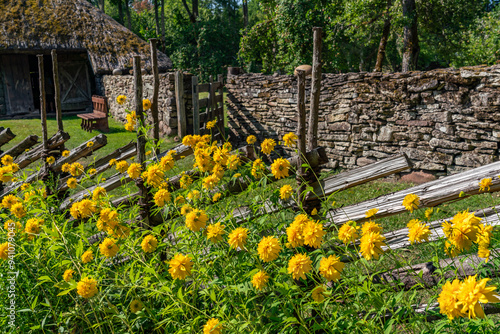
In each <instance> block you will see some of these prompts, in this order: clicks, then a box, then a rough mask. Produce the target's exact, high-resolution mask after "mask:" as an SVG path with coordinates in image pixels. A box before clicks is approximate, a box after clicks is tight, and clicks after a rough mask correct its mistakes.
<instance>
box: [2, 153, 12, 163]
mask: <svg viewBox="0 0 500 334" xmlns="http://www.w3.org/2000/svg"><path fill="white" fill-rule="evenodd" d="M1 161H2V164H3V165H5V166H8V165H11V164H12V163H13V162H14V158H13V157H12V156H10V155H8V154H6V155H4V156H3V157H2V160H1Z"/></svg>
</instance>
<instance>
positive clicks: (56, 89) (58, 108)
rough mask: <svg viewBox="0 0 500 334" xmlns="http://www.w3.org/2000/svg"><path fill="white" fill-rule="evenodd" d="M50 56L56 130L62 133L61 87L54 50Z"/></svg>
mask: <svg viewBox="0 0 500 334" xmlns="http://www.w3.org/2000/svg"><path fill="white" fill-rule="evenodd" d="M50 54H51V55H52V71H53V74H54V100H55V104H56V119H57V130H58V131H64V128H63V121H62V108H61V85H60V83H59V65H58V63H57V53H56V50H52V51H51V52H50Z"/></svg>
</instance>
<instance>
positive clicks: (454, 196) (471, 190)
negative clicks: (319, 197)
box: [325, 161, 500, 226]
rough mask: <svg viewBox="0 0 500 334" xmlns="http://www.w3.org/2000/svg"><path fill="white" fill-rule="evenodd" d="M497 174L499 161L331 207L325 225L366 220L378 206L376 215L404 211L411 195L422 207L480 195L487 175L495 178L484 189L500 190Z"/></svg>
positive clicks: (394, 213)
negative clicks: (407, 198) (405, 202)
mask: <svg viewBox="0 0 500 334" xmlns="http://www.w3.org/2000/svg"><path fill="white" fill-rule="evenodd" d="M498 175H500V161H497V162H494V163H491V164H488V165H485V166H481V167H478V168H474V169H471V170H469V171H466V172H462V173H459V174H455V175H451V176H447V177H444V178H442V179H439V180H435V181H431V182H428V183H424V184H422V185H419V186H416V187H412V188H409V189H405V190H401V191H398V192H395V193H392V194H388V195H382V196H379V197H377V198H374V199H370V200H367V201H364V202H361V203H357V204H354V205H349V206H347V207H343V208H338V209H333V210H330V211H329V212H328V214H327V216H326V218H327V219H328V221H329V222H327V223H326V224H325V226H328V225H332V224H337V225H339V224H344V223H345V222H347V221H349V220H355V221H357V222H361V221H365V220H366V217H365V212H366V211H368V210H369V209H373V208H376V209H378V212H377V215H376V217H377V218H381V217H388V216H392V215H396V214H399V213H402V212H405V211H406V209H405V207H404V206H403V204H402V203H403V199H404V198H405V196H406V195H408V194H415V195H418V196H419V197H420V206H419V207H421V208H425V207H433V206H437V205H439V204H441V203H445V202H449V201H452V200H461V199H464V198H466V197H468V196H471V195H475V194H478V193H479V181H481V180H482V179H485V178H491V179H492V185H491V186H490V190H489V191H485V192H495V191H499V190H500V179H499V178H498Z"/></svg>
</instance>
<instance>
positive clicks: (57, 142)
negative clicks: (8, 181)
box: [14, 131, 70, 169]
mask: <svg viewBox="0 0 500 334" xmlns="http://www.w3.org/2000/svg"><path fill="white" fill-rule="evenodd" d="M69 138H70V136H69V134H68V133H66V132H62V131H58V132H57V133H56V134H55V135H53V136H52V137H51V138H50V139H49V141H48V146H49V151H50V150H53V149H56V148H57V147H59V146H61V145H63V144H64V143H65V142H67V141H68V140H69ZM42 153H43V144H40V145H38V146H36V147H35V148H33V149H32V150H30V151H28V152H24V153H23V154H21V155H20V156H19V157H17V159H15V160H14V162H15V163H16V164H18V165H19V168H21V169H22V168H24V167H26V166H28V165H29V164H31V163H33V162H35V161H37V160H38V159H40V158H41V157H42Z"/></svg>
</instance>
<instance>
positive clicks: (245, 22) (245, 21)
mask: <svg viewBox="0 0 500 334" xmlns="http://www.w3.org/2000/svg"><path fill="white" fill-rule="evenodd" d="M247 26H248V1H247V0H243V27H245V28H246V27H247Z"/></svg>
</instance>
